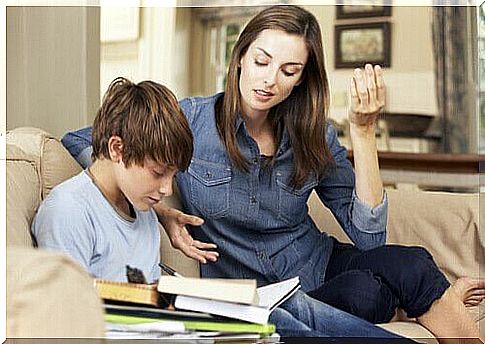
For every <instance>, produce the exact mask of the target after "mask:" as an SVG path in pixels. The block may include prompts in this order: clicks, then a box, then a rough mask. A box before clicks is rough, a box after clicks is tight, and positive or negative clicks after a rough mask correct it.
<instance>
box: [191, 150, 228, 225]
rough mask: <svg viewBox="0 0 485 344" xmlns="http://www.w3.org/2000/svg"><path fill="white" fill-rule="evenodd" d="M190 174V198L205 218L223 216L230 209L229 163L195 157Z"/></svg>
mask: <svg viewBox="0 0 485 344" xmlns="http://www.w3.org/2000/svg"><path fill="white" fill-rule="evenodd" d="M188 174H189V176H190V178H189V183H190V198H191V202H192V204H193V205H194V206H195V207H196V208H197V209H199V211H200V213H201V215H202V216H203V217H205V218H221V217H223V216H225V215H226V214H227V212H228V210H229V196H230V186H231V180H232V169H231V167H230V166H229V165H226V164H220V163H215V162H211V161H205V160H201V159H196V158H193V159H192V162H191V163H190V166H189V169H188Z"/></svg>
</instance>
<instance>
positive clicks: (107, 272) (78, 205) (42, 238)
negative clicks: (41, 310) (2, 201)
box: [32, 171, 160, 283]
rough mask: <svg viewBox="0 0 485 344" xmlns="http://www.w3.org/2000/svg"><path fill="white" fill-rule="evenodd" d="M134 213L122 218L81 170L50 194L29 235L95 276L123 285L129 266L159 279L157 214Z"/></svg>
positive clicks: (39, 243) (150, 279)
mask: <svg viewBox="0 0 485 344" xmlns="http://www.w3.org/2000/svg"><path fill="white" fill-rule="evenodd" d="M135 214H136V218H135V219H131V220H130V219H129V218H128V217H126V218H125V217H124V216H122V215H121V214H120V213H119V212H118V211H116V209H115V208H114V207H113V205H111V203H110V202H109V201H108V200H107V199H106V198H105V197H104V195H103V194H102V193H101V191H100V189H99V188H98V187H97V186H96V184H95V183H94V182H93V180H92V179H91V177H90V176H89V175H88V174H87V173H86V171H83V172H81V173H80V174H78V175H77V176H74V177H72V178H71V179H69V180H67V181H65V182H63V183H61V184H59V185H58V186H56V187H55V188H54V189H53V190H52V191H51V193H50V194H49V196H48V197H47V198H46V199H45V200H44V202H42V204H41V206H40V207H39V210H38V212H37V215H36V216H35V218H34V221H33V223H32V233H33V235H34V237H35V239H36V241H37V244H38V246H39V247H41V248H44V249H48V250H52V251H62V252H64V253H66V254H68V255H69V256H71V257H72V258H74V259H75V260H76V261H77V262H79V263H80V264H81V265H82V266H83V267H85V268H86V270H87V271H88V272H89V273H90V274H91V275H93V276H94V277H97V278H103V279H108V280H112V281H120V282H126V281H127V277H126V265H129V266H131V267H133V268H137V269H140V270H142V271H143V274H144V275H145V277H146V279H147V282H148V283H151V282H153V281H154V280H156V279H158V278H159V276H160V268H159V267H158V263H159V261H160V251H159V250H160V232H159V229H158V221H157V216H156V214H155V212H154V211H153V210H152V209H150V210H149V211H138V210H136V209H135ZM40 263H42V262H40Z"/></svg>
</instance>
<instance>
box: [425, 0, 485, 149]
mask: <svg viewBox="0 0 485 344" xmlns="http://www.w3.org/2000/svg"><path fill="white" fill-rule="evenodd" d="M432 11H433V23H432V26H433V27H432V32H433V53H434V60H435V78H436V87H437V89H436V95H437V105H438V111H439V113H440V115H441V117H440V120H441V129H442V146H441V148H442V151H443V152H444V153H469V152H471V150H474V149H476V148H475V147H472V146H473V145H472V144H471V143H472V141H473V140H472V139H471V138H472V137H476V135H474V133H473V132H472V131H473V130H477V126H476V120H475V118H476V110H475V101H476V100H474V98H475V96H474V94H473V93H474V88H473V86H472V85H473V81H472V80H470V78H473V71H474V66H473V52H472V51H471V50H473V49H471V45H472V44H473V40H474V38H473V37H470V31H473V30H470V28H473V25H472V18H471V15H470V14H471V12H470V11H469V9H468V8H467V7H464V6H438V7H433V9H432ZM471 36H473V35H471ZM474 124H475V125H474ZM473 127H475V129H473Z"/></svg>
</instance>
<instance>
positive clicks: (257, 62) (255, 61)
mask: <svg viewBox="0 0 485 344" xmlns="http://www.w3.org/2000/svg"><path fill="white" fill-rule="evenodd" d="M254 63H255V64H256V65H257V66H267V65H268V64H267V63H266V62H262V61H258V60H254Z"/></svg>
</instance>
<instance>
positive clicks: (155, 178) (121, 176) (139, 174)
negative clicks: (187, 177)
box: [116, 159, 177, 211]
mask: <svg viewBox="0 0 485 344" xmlns="http://www.w3.org/2000/svg"><path fill="white" fill-rule="evenodd" d="M176 172H177V169H176V168H175V167H173V166H169V165H166V164H163V165H162V164H159V163H157V162H155V161H153V160H151V159H145V163H144V166H143V167H141V166H139V165H136V164H134V163H132V164H131V165H130V166H129V167H126V166H125V164H124V163H123V162H121V163H119V164H117V168H116V178H117V184H118V187H119V188H120V191H121V192H122V193H123V194H124V195H125V197H126V198H127V199H128V200H129V201H130V203H131V204H132V205H133V207H135V208H136V209H138V210H141V211H146V210H148V209H150V208H152V207H153V206H154V205H155V204H157V203H158V202H160V201H161V200H162V198H163V197H166V196H170V195H171V194H172V181H173V177H174V176H175V173H176Z"/></svg>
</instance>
